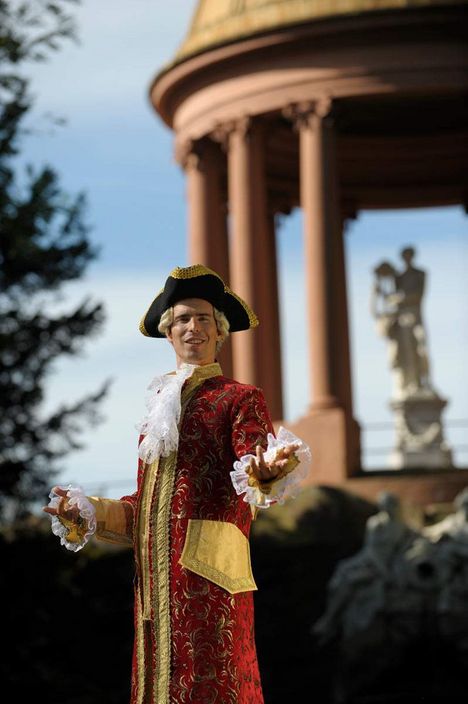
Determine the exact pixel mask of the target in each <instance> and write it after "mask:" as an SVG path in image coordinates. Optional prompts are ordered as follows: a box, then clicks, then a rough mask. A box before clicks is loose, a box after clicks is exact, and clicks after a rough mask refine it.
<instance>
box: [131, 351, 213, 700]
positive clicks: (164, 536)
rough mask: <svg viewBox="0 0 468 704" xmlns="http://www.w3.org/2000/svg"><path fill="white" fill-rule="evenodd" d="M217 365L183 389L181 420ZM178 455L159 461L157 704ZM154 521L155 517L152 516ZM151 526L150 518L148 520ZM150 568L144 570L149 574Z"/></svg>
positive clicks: (166, 635) (166, 636) (167, 649)
mask: <svg viewBox="0 0 468 704" xmlns="http://www.w3.org/2000/svg"><path fill="white" fill-rule="evenodd" d="M221 373H222V372H221V367H220V366H219V364H218V363H217V362H215V363H214V364H207V365H205V366H202V367H197V368H196V369H195V371H194V372H193V374H192V376H191V377H189V379H188V380H187V382H186V384H185V386H184V387H183V389H182V397H181V420H180V423H179V428H180V424H181V423H182V419H183V416H184V413H185V409H186V408H187V405H188V403H189V402H190V400H191V399H192V397H193V395H194V394H195V392H196V390H197V388H198V386H200V384H201V383H203V381H205V380H206V379H209V378H210V377H213V376H218V375H220V374H221ZM176 466H177V453H176V452H173V453H171V454H170V455H169V457H167V458H162V459H160V461H159V487H158V491H157V497H156V506H155V517H156V530H155V533H153V535H155V540H154V546H153V565H154V576H155V583H154V585H153V607H154V638H155V641H156V642H157V648H156V672H155V674H154V677H153V683H154V688H153V702H154V704H169V686H170V675H171V603H170V520H171V501H172V496H173V493H174V485H175V474H176ZM150 521H151V517H150ZM146 524H148V518H147V519H146ZM148 568H149V565H145V566H144V569H146V570H147V571H148V572H149V569H148Z"/></svg>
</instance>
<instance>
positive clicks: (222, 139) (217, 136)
mask: <svg viewBox="0 0 468 704" xmlns="http://www.w3.org/2000/svg"><path fill="white" fill-rule="evenodd" d="M257 124H258V121H257V120H255V119H254V118H253V117H251V116H250V115H241V116H240V117H237V118H235V119H234V120H226V122H221V123H219V124H217V125H216V127H215V128H214V129H213V131H212V132H211V133H210V137H211V138H212V139H213V140H214V141H215V142H219V143H220V144H221V146H222V148H223V149H224V151H227V150H228V149H229V142H230V138H231V136H232V135H233V134H236V135H239V136H240V137H242V138H248V137H249V136H250V135H251V133H252V129H253V128H254V126H257Z"/></svg>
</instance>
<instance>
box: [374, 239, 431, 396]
mask: <svg viewBox="0 0 468 704" xmlns="http://www.w3.org/2000/svg"><path fill="white" fill-rule="evenodd" d="M414 254H415V251H414V249H413V248H412V247H406V248H405V249H403V250H402V251H401V257H402V259H403V261H404V262H405V268H404V270H403V271H401V272H398V271H397V270H396V269H395V268H394V267H393V266H392V265H391V264H390V263H389V262H386V261H384V262H381V263H380V264H379V265H378V266H377V267H376V268H375V270H374V274H375V283H374V288H373V297H372V313H373V315H374V317H375V318H376V320H377V329H378V331H379V333H380V334H381V335H382V336H384V337H386V338H387V339H388V341H389V356H390V364H391V368H392V370H393V373H394V383H395V388H394V398H396V399H402V398H407V397H408V396H411V395H414V394H418V393H419V392H421V391H423V392H425V391H429V392H430V393H432V388H431V384H430V379H429V359H428V354H427V339H426V332H425V329H424V325H423V321H422V315H421V302H422V298H423V294H424V287H425V279H426V274H425V272H424V271H422V270H420V269H416V268H415V267H414V266H413V258H414Z"/></svg>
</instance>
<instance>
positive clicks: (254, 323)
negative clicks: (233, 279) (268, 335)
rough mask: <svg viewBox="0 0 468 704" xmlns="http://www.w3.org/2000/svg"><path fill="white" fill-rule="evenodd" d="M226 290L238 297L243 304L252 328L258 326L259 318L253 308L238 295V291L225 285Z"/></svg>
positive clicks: (237, 299)
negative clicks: (235, 291)
mask: <svg viewBox="0 0 468 704" xmlns="http://www.w3.org/2000/svg"><path fill="white" fill-rule="evenodd" d="M224 290H225V292H226V293H229V294H230V295H231V296H232V297H233V298H235V299H236V301H237V302H238V303H240V304H241V306H242V308H243V309H244V310H245V312H246V313H247V315H248V316H249V325H250V327H251V328H256V327H257V326H258V324H259V320H258V318H257V316H256V315H255V313H254V312H253V310H252V308H250V306H249V305H248V304H247V303H246V302H245V301H244V300H243V299H242V298H241V297H240V296H238V295H237V293H234V291H232V289H230V288H229V286H224Z"/></svg>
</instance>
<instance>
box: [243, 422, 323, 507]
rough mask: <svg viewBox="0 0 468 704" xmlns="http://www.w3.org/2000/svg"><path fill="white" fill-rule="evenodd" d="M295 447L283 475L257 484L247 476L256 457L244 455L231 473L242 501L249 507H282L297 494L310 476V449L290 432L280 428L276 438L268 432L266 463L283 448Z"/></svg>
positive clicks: (256, 481)
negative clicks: (242, 497) (242, 495)
mask: <svg viewBox="0 0 468 704" xmlns="http://www.w3.org/2000/svg"><path fill="white" fill-rule="evenodd" d="M293 444H298V445H299V448H298V449H297V450H296V451H295V452H294V454H293V455H292V457H291V458H290V460H289V462H288V464H287V466H286V471H285V472H284V475H283V476H281V477H280V478H278V479H275V480H274V481H271V482H260V481H258V480H257V479H255V478H253V477H251V476H250V474H249V473H248V471H247V470H248V467H249V464H250V461H251V460H252V459H255V455H252V454H249V455H243V457H241V458H240V459H239V460H237V461H236V462H234V471H233V472H230V474H231V480H232V484H233V486H234V489H235V490H236V493H237V494H238V495H241V494H244V501H246V502H247V503H249V504H250V505H251V506H252V507H256V508H268V507H269V506H271V504H274V503H278V504H282V503H284V501H285V500H286V499H288V498H293V497H294V496H296V494H297V493H298V491H299V489H300V486H301V484H302V482H303V480H304V479H305V477H306V476H307V475H308V473H309V468H310V462H311V455H310V449H309V447H308V446H307V445H306V444H305V443H304V442H302V440H300V439H299V438H298V437H297V436H296V435H294V433H291V431H290V430H286V428H283V427H282V426H281V427H280V429H279V431H278V435H277V437H276V438H275V436H274V435H272V434H271V433H268V447H267V449H266V451H265V453H264V458H265V462H266V463H267V464H268V463H270V462H272V461H273V460H274V459H275V457H276V454H277V452H278V450H279V449H280V448H282V447H288V446H289V445H293Z"/></svg>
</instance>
